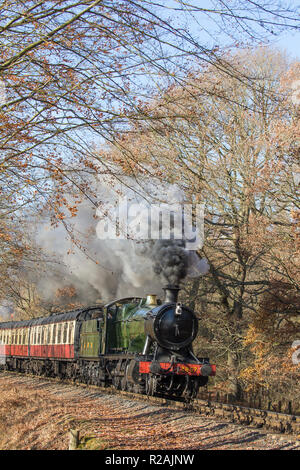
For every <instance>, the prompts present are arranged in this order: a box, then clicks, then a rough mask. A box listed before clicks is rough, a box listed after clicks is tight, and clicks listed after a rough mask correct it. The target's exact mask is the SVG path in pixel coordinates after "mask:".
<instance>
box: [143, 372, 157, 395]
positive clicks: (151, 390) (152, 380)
mask: <svg viewBox="0 0 300 470" xmlns="http://www.w3.org/2000/svg"><path fill="white" fill-rule="evenodd" d="M156 386H157V378H156V377H155V376H153V375H149V376H148V377H147V380H146V394H147V395H148V396H150V397H153V395H154V394H155V392H156Z"/></svg>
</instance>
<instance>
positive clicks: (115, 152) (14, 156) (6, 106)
mask: <svg viewBox="0 0 300 470" xmlns="http://www.w3.org/2000/svg"><path fill="white" fill-rule="evenodd" d="M202 3H203V5H202ZM201 5H202V6H201ZM299 28H300V24H299V10H298V11H297V9H296V8H294V7H293V4H292V3H291V4H288V2H285V1H284V2H283V1H282V2H280V1H278V0H276V1H269V0H267V1H263V2H262V1H259V0H258V1H257V2H253V1H251V0H247V1H246V0H232V1H230V0H225V1H222V0H211V1H206V2H198V1H196V0H190V1H187V2H186V1H183V0H173V1H171V0H170V1H162V2H159V1H158V2H154V1H151V0H149V1H147V0H123V1H119V0H112V1H110V0H98V1H90V0H87V1H81V0H46V1H38V0H26V1H22V0H15V1H12V0H2V1H0V116H1V120H0V317H1V321H7V320H8V319H28V318H31V317H39V316H46V315H49V313H52V312H55V311H62V310H67V309H72V308H75V307H78V306H82V305H83V306H86V305H90V304H91V303H95V302H98V301H99V300H104V301H106V300H107V301H108V300H111V299H112V298H114V297H115V295H116V293H117V292H119V291H118V288H119V285H121V284H122V282H123V283H124V291H126V292H127V293H128V291H129V289H131V291H132V293H133V295H138V294H140V293H142V292H144V293H146V294H148V293H149V292H145V290H148V289H149V287H148V286H149V285H151V287H152V284H151V279H150V278H149V277H148V278H147V280H146V281H147V282H149V283H150V284H148V285H147V282H146V281H145V278H144V271H145V270H147V275H148V276H150V277H153V278H154V277H155V276H154V274H153V273H152V274H151V273H150V274H149V272H150V271H149V270H148V269H146V268H147V266H148V264H147V263H149V262H150V261H151V260H150V261H149V260H148V261H147V260H146V261H145V262H144V263H143V262H141V263H140V262H139V261H138V259H137V258H138V255H137V257H135V255H133V254H132V252H131V251H130V250H132V248H130V249H129V248H127V245H126V243H122V244H121V245H114V244H112V245H111V246H110V245H109V242H107V241H106V242H105V245H104V248H103V246H102V247H101V243H100V242H101V241H99V239H97V237H96V235H95V227H96V223H97V220H98V219H99V218H101V217H102V218H103V217H105V216H106V215H107V212H106V206H105V201H106V199H107V198H109V196H110V194H112V193H113V194H114V195H115V196H118V195H119V194H121V192H122V191H123V192H124V191H125V192H127V191H130V194H135V195H136V197H142V198H146V199H147V198H148V200H149V198H150V199H151V201H154V200H155V202H157V201H160V202H161V201H162V202H166V201H164V197H163V195H162V194H161V193H159V190H158V193H156V189H157V188H161V187H165V186H166V185H167V186H168V187H170V188H174V187H176V191H179V192H180V194H182V195H184V201H185V202H186V203H193V204H196V203H199V204H204V206H205V210H204V233H205V236H204V243H203V246H202V247H201V248H199V250H198V254H199V256H200V257H201V258H205V259H206V260H207V262H208V264H209V272H208V273H207V274H205V275H203V276H198V277H195V278H189V279H186V280H185V281H184V282H183V284H182V291H181V294H180V295H181V300H182V301H184V302H185V303H186V304H187V305H189V306H190V307H191V308H193V309H194V310H195V311H196V312H197V313H198V315H199V318H200V322H199V335H198V338H197V343H196V346H195V348H194V349H195V353H197V354H199V355H201V356H209V357H210V359H211V360H212V361H213V362H214V363H216V364H217V370H218V373H217V377H216V379H215V380H214V383H213V385H212V386H213V388H214V390H219V391H221V392H224V393H230V394H231V395H233V396H234V397H236V398H237V399H238V397H240V396H241V395H242V394H243V392H245V393H246V392H249V393H253V394H259V393H264V394H265V395H266V396H268V397H269V398H270V399H272V400H279V399H281V398H283V397H284V399H285V400H288V401H291V402H293V406H295V404H296V406H299V402H300V387H299V367H300V366H299V363H300V359H299V357H298V356H299V354H298V353H297V347H299V344H300V317H299V312H300V297H299V245H300V238H299V229H300V208H299V197H298V196H299V181H300V171H299V166H298V164H299V149H300V143H299V142H300V141H299V138H300V121H299V117H300V115H299V105H300V78H299V72H300V62H298V61H297V60H295V59H292V58H290V57H289V55H288V54H287V53H285V52H284V51H282V50H281V49H278V48H276V47H275V46H274V45H273V44H272V39H273V38H276V37H279V36H280V34H282V32H284V31H294V32H297V31H298V30H299ZM120 188H121V189H120ZM154 188H155V189H154ZM139 259H140V258H139ZM117 268H118V269H117ZM153 282H154V284H153V289H155V288H156V287H157V286H158V285H159V284H161V281H160V280H157V279H155V280H154V281H153ZM112 285H113V289H111V290H110V286H112ZM151 293H152V292H151ZM297 341H298V342H297ZM297 404H298V405H297Z"/></svg>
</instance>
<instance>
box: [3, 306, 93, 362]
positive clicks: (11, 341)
mask: <svg viewBox="0 0 300 470" xmlns="http://www.w3.org/2000/svg"><path fill="white" fill-rule="evenodd" d="M92 312H93V310H91V309H79V310H74V311H71V312H66V313H62V314H58V315H52V316H50V317H45V318H37V319H32V320H27V321H10V322H4V323H0V356H2V357H3V356H4V357H5V358H6V359H7V358H9V357H19V358H49V359H74V358H75V357H76V356H77V355H78V349H79V348H78V347H76V346H78V344H79V329H80V328H79V325H81V323H82V321H84V320H87V319H89V318H91V316H92Z"/></svg>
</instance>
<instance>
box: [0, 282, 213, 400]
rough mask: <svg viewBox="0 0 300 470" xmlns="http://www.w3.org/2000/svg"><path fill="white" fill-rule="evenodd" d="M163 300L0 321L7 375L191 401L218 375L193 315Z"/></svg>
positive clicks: (132, 300) (169, 296) (170, 298)
mask: <svg viewBox="0 0 300 470" xmlns="http://www.w3.org/2000/svg"><path fill="white" fill-rule="evenodd" d="M178 291H179V287H177V286H167V287H166V288H165V298H164V300H163V301H160V300H158V299H157V298H156V296H155V295H148V296H146V298H137V297H127V298H123V299H119V300H116V301H113V302H111V303H109V304H106V305H98V306H94V307H89V308H84V309H78V310H74V311H72V312H66V313H62V314H57V315H51V316H50V317H43V318H38V319H32V320H28V321H25V322H5V323H0V355H1V354H2V361H0V363H1V362H2V364H3V365H4V367H5V368H7V369H12V370H19V371H22V372H31V373H35V374H38V375H47V376H58V377H61V378H67V379H72V380H78V381H82V382H85V383H91V384H94V385H104V386H107V385H113V386H114V387H115V388H117V389H122V390H129V391H134V392H136V393H147V394H148V395H155V394H160V395H164V396H184V397H186V398H193V397H195V396H196V394H197V391H198V389H199V387H201V386H204V385H206V383H207V381H208V377H209V376H213V375H215V365H212V364H210V362H209V359H208V358H197V357H196V356H195V355H194V352H193V349H192V344H193V341H194V340H195V338H196V335H197V331H198V319H197V317H196V315H195V313H194V312H193V311H192V310H190V309H189V308H188V307H186V306H185V305H182V304H181V303H180V302H178V301H177V298H178Z"/></svg>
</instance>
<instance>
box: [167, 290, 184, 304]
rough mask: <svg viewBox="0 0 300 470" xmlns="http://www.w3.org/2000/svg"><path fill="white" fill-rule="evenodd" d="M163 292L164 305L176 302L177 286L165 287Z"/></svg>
mask: <svg viewBox="0 0 300 470" xmlns="http://www.w3.org/2000/svg"><path fill="white" fill-rule="evenodd" d="M163 290H164V291H165V299H164V303H165V304H167V303H169V302H172V303H176V302H177V298H178V292H179V290H180V287H178V286H166V287H163Z"/></svg>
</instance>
